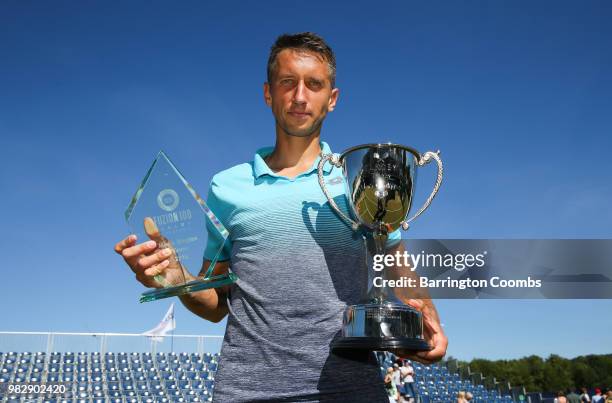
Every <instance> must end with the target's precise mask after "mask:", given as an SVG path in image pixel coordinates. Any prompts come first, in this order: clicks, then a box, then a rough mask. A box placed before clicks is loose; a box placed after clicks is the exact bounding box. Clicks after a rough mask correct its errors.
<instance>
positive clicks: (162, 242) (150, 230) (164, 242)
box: [144, 217, 170, 249]
mask: <svg viewBox="0 0 612 403" xmlns="http://www.w3.org/2000/svg"><path fill="white" fill-rule="evenodd" d="M144 228H145V232H146V233H147V236H148V237H149V238H151V239H152V240H153V241H155V242H157V246H158V247H159V248H160V249H162V248H167V247H169V246H170V242H168V239H167V238H166V237H165V236H163V235H162V234H161V232H160V231H159V228H157V224H155V221H153V219H152V218H151V217H145V219H144Z"/></svg>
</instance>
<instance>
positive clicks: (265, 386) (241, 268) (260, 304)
mask: <svg viewBox="0 0 612 403" xmlns="http://www.w3.org/2000/svg"><path fill="white" fill-rule="evenodd" d="M321 147H322V149H323V151H324V152H325V153H331V150H330V148H329V146H328V145H327V144H326V143H324V142H322V143H321ZM272 150H273V148H272V147H267V148H263V149H260V150H258V151H257V153H256V154H255V156H254V158H253V161H251V162H248V163H245V164H240V165H237V166H234V167H232V168H230V169H227V170H225V171H222V172H220V173H218V174H217V175H215V176H214V177H213V179H212V182H211V185H210V189H209V193H208V199H207V204H208V206H209V207H210V208H211V210H212V211H213V212H215V214H216V215H217V217H218V218H219V220H220V221H221V222H222V223H223V224H224V225H225V227H226V228H227V229H228V230H229V234H230V235H229V238H228V240H227V241H226V242H225V244H224V247H223V252H222V254H221V257H220V260H228V259H229V260H230V266H231V269H232V271H233V272H234V273H236V274H237V276H238V281H237V282H236V283H235V284H234V285H233V286H232V287H231V289H230V293H229V295H228V300H227V304H228V308H229V316H228V320H227V328H226V333H225V338H224V341H223V346H222V350H221V363H220V366H219V370H218V372H217V376H216V380H215V392H214V400H215V401H217V402H232V403H233V402H243V401H249V402H252V401H257V400H262V401H264V400H266V401H269V400H270V399H285V400H282V401H295V400H298V401H314V402H316V401H320V400H324V401H335V400H336V399H337V401H354V402H355V401H356V402H362V401H363V402H378V401H380V402H386V401H388V399H387V397H386V393H385V390H384V386H383V383H382V380H381V378H380V376H379V375H378V369H377V368H376V367H375V366H373V365H372V364H369V363H366V362H359V361H351V360H347V359H344V358H341V357H338V356H336V355H334V354H332V353H331V352H330V343H331V342H332V340H333V339H334V338H335V337H339V333H340V328H341V324H342V315H343V312H344V309H345V308H346V306H347V305H350V304H356V303H358V302H359V301H360V298H361V297H362V295H363V294H365V291H366V287H367V272H366V263H365V260H366V256H365V248H364V244H363V240H362V238H361V235H359V234H357V233H355V232H354V231H353V230H352V229H351V228H350V227H349V226H348V225H347V224H346V223H344V221H342V220H341V219H340V218H339V217H338V216H337V215H336V214H335V213H334V211H332V209H331V207H330V206H329V203H328V201H327V199H326V198H325V195H324V194H323V191H322V190H321V188H320V186H319V182H318V178H317V165H318V163H319V159H317V160H316V161H315V162H314V164H313V165H312V167H311V168H310V169H309V170H307V171H306V172H304V173H302V174H301V175H299V176H297V177H295V178H293V179H290V178H287V177H284V176H280V175H277V174H275V173H274V172H272V170H270V168H269V167H268V166H267V164H266V163H265V161H264V158H265V157H266V156H267V155H268V154H269V153H271V152H272ZM324 171H325V175H324V177H325V181H326V184H327V188H328V190H329V192H330V193H331V195H332V197H333V198H334V200H335V202H336V204H337V205H338V206H339V207H340V208H341V209H342V210H343V211H344V212H345V213H346V214H348V210H347V202H346V196H345V190H344V189H345V188H344V181H343V177H342V170H341V169H340V168H337V167H333V166H332V165H331V164H329V163H328V164H326V165H325V170H324ZM215 234H216V231H213V230H212V229H211V228H209V240H208V244H207V247H206V251H205V254H204V257H205V259H209V260H210V259H212V258H213V257H214V255H215V253H216V252H217V250H218V249H219V247H220V246H221V244H222V240H221V239H220V238H218V237H215ZM398 237H400V233H399V231H396V232H395V233H393V234H392V238H398ZM330 399H331V400H330Z"/></svg>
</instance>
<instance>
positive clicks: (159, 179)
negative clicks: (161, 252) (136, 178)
mask: <svg viewBox="0 0 612 403" xmlns="http://www.w3.org/2000/svg"><path fill="white" fill-rule="evenodd" d="M125 218H126V220H127V223H128V225H129V227H130V230H131V231H132V233H134V234H136V236H137V237H138V242H145V241H146V240H148V239H149V238H151V237H150V236H149V235H147V233H148V234H151V233H152V231H155V232H156V233H157V235H156V236H155V237H154V238H155V240H156V241H157V243H158V248H160V249H161V248H168V247H169V248H172V249H174V252H175V253H174V255H173V256H172V257H171V258H170V260H171V264H170V265H169V266H168V267H167V268H166V270H164V272H163V273H162V274H160V275H157V276H155V281H157V283H158V284H159V286H160V288H156V289H153V290H150V291H146V292H144V293H143V294H142V295H141V296H140V302H148V301H155V300H158V299H162V298H168V297H174V296H178V295H182V294H186V293H190V292H195V291H200V290H204V289H209V288H217V287H222V286H225V285H229V284H232V283H234V282H235V281H236V280H237V277H236V275H235V274H234V273H232V272H231V271H228V273H225V274H220V275H213V268H214V267H215V264H216V263H217V260H218V258H219V256H220V255H221V251H222V248H223V245H224V242H225V241H226V240H227V238H228V237H229V232H228V231H227V229H226V228H225V227H224V226H223V224H222V223H221V222H220V221H219V220H218V219H217V217H216V216H215V214H214V213H213V212H212V211H211V210H210V208H208V206H207V205H206V202H205V201H204V200H203V199H202V198H201V197H200V196H199V195H198V194H197V193H196V191H195V190H194V189H193V187H192V186H191V185H190V184H189V182H187V180H186V179H185V177H183V175H182V174H181V173H180V172H179V170H178V169H177V168H176V166H175V165H174V164H173V163H172V162H171V161H170V159H169V158H168V156H167V155H166V154H165V153H164V152H163V151H160V152H159V153H158V154H157V157H156V158H155V161H153V164H151V167H150V168H149V170H148V171H147V174H146V175H145V177H144V179H143V180H142V182H141V183H140V186H139V187H138V189H137V190H136V193H135V194H134V196H133V197H132V200H131V202H130V205H129V206H128V208H127V210H126V211H125ZM207 227H208V230H207ZM206 234H209V236H215V237H218V239H220V240H222V242H220V245H221V246H220V247H219V250H218V251H217V252H216V254H215V256H214V258H213V259H212V260H211V263H210V265H209V266H208V268H203V267H202V266H203V264H202V263H203V254H204V249H205V247H206ZM201 269H202V270H201ZM190 273H201V274H200V275H198V277H195V279H194V277H193V276H191V275H190Z"/></svg>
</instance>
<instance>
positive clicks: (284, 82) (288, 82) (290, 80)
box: [280, 78, 295, 87]
mask: <svg viewBox="0 0 612 403" xmlns="http://www.w3.org/2000/svg"><path fill="white" fill-rule="evenodd" d="M294 83H295V80H294V79H293V78H283V79H282V80H280V84H281V85H283V86H287V87H288V86H292V85H294Z"/></svg>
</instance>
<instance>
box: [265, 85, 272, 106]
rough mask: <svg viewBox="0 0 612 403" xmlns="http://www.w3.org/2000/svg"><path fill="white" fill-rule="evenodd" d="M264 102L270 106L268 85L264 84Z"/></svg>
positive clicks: (270, 96) (270, 99)
mask: <svg viewBox="0 0 612 403" xmlns="http://www.w3.org/2000/svg"><path fill="white" fill-rule="evenodd" d="M264 101H266V105H268V106H272V94H270V84H268V83H264Z"/></svg>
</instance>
